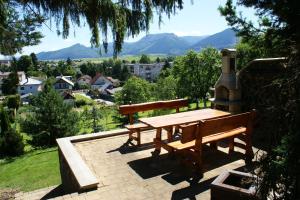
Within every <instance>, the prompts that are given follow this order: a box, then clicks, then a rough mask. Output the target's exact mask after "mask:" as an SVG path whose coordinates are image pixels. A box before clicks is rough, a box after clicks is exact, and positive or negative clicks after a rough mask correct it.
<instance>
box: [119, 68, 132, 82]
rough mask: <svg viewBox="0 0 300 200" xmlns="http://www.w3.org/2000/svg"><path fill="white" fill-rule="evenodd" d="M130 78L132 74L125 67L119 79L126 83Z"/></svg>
mask: <svg viewBox="0 0 300 200" xmlns="http://www.w3.org/2000/svg"><path fill="white" fill-rule="evenodd" d="M129 77H130V72H129V71H128V68H127V67H126V66H124V65H123V67H122V71H121V75H120V77H119V79H120V81H126V80H127V79H128V78H129Z"/></svg>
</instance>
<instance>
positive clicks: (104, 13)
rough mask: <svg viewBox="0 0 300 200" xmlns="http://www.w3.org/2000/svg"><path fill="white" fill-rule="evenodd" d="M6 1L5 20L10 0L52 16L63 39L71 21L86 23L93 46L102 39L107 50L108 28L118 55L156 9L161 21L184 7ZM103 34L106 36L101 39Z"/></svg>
mask: <svg viewBox="0 0 300 200" xmlns="http://www.w3.org/2000/svg"><path fill="white" fill-rule="evenodd" d="M4 2H5V3H4ZM4 2H3V1H1V7H0V8H1V14H2V16H3V17H2V18H3V19H6V18H7V15H8V14H7V12H6V10H5V7H4V5H6V2H8V3H7V4H9V5H10V6H11V7H13V9H14V10H15V11H17V9H18V8H23V10H24V12H25V11H27V12H29V13H30V14H31V15H29V16H34V17H35V16H39V13H43V16H44V17H45V18H51V19H52V20H54V21H55V22H56V24H57V29H58V30H57V32H58V34H61V35H62V37H63V38H66V37H67V36H68V35H69V31H70V23H71V24H74V25H77V26H81V25H82V23H83V22H86V23H87V25H88V26H89V28H90V30H91V33H92V36H91V39H90V41H91V44H92V46H96V47H99V46H100V41H101V40H103V41H104V42H103V47H104V49H105V51H106V50H107V47H108V37H107V36H108V31H109V30H111V32H112V34H111V35H112V38H113V40H114V41H113V46H114V53H115V54H116V53H118V52H120V51H121V49H122V42H123V41H124V39H125V36H136V35H138V34H139V33H140V32H141V31H147V30H148V29H149V26H150V22H151V20H152V17H153V12H156V13H158V15H159V16H160V17H159V19H160V22H161V16H162V14H167V15H168V16H170V15H171V14H175V12H176V10H178V9H182V7H183V1H182V0H170V1H167V2H165V1H152V0H151V1H140V0H129V1H120V2H116V1H113V0H107V1H74V0H63V1H57V2H52V1H35V0H28V1H21V0H16V1H12V0H8V1H4ZM13 3H15V4H16V5H14V4H13ZM70 5H71V6H70ZM2 7H3V8H2ZM7 7H9V6H7ZM36 18H37V17H36ZM38 19H39V18H38ZM1 22H2V20H1ZM2 24H3V23H2ZM60 27H62V30H60ZM29 30H30V29H29ZM101 33H102V35H103V38H100V35H101ZM2 41H4V40H2ZM2 41H1V43H2Z"/></svg>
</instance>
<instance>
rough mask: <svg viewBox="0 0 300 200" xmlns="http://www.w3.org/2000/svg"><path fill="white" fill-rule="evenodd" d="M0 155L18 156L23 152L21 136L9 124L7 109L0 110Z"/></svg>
mask: <svg viewBox="0 0 300 200" xmlns="http://www.w3.org/2000/svg"><path fill="white" fill-rule="evenodd" d="M0 120H1V130H0V157H4V156H18V155H21V154H23V153H24V143H23V137H22V136H21V135H20V133H19V132H17V131H16V130H15V129H13V128H12V127H11V125H10V121H9V117H8V114H7V111H6V110H4V109H3V107H2V108H1V111H0Z"/></svg>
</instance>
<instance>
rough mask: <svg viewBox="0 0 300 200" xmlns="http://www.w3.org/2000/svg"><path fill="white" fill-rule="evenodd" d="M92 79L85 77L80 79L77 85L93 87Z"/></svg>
mask: <svg viewBox="0 0 300 200" xmlns="http://www.w3.org/2000/svg"><path fill="white" fill-rule="evenodd" d="M91 81H92V77H90V76H89V75H83V76H81V77H80V78H79V79H77V83H78V84H79V85H91Z"/></svg>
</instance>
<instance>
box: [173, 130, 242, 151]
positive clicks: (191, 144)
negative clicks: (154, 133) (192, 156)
mask: <svg viewBox="0 0 300 200" xmlns="http://www.w3.org/2000/svg"><path fill="white" fill-rule="evenodd" d="M245 132H246V127H240V128H236V129H234V130H231V131H225V132H221V133H216V134H213V135H209V136H206V137H203V138H202V144H206V143H210V142H216V141H218V140H221V139H225V138H230V137H233V136H236V135H239V134H242V133H245ZM195 143H196V140H192V141H190V142H186V143H182V142H181V141H180V140H178V141H175V142H170V143H168V144H167V145H168V146H169V147H171V148H173V149H174V150H183V149H191V148H193V147H194V146H195Z"/></svg>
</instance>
